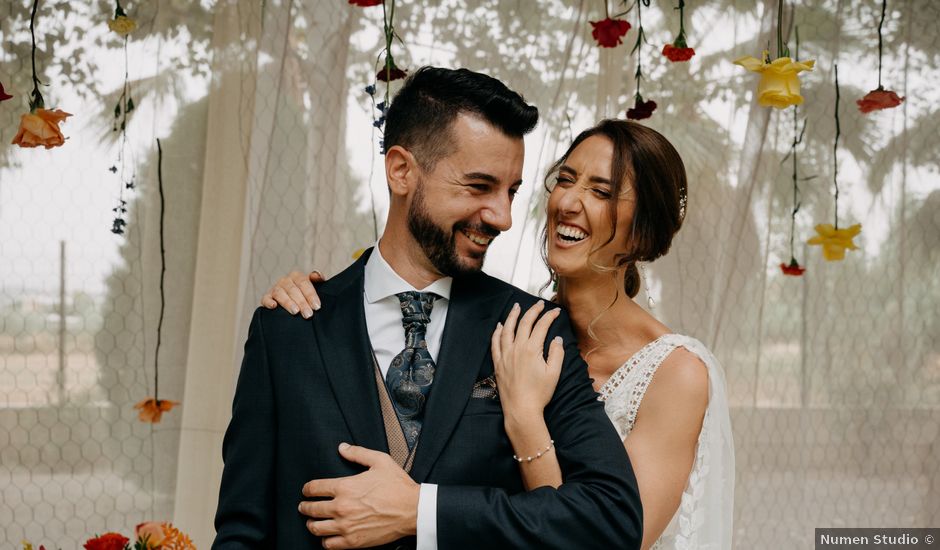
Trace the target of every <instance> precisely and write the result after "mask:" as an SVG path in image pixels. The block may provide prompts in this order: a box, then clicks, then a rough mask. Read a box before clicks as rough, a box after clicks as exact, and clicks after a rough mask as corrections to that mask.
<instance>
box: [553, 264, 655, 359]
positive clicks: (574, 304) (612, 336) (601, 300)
mask: <svg viewBox="0 0 940 550" xmlns="http://www.w3.org/2000/svg"><path fill="white" fill-rule="evenodd" d="M622 280H623V276H622V273H620V272H617V273H609V274H607V273H605V274H598V275H597V276H592V277H574V278H565V279H563V280H562V281H561V285H562V288H563V293H562V298H563V300H564V305H565V307H567V308H568V312H569V314H570V315H571V322H572V325H573V328H574V331H575V334H576V335H577V337H578V342H579V344H580V347H581V350H582V352H584V353H587V352H588V351H589V350H593V349H595V348H597V347H599V346H600V345H604V346H610V345H616V344H617V343H618V342H619V341H620V340H622V339H623V338H622V337H623V336H624V332H625V331H624V328H625V327H626V324H627V323H629V321H630V320H631V318H634V320H635V313H636V309H641V308H640V307H639V306H638V305H636V303H634V302H633V300H632V299H630V297H629V296H627V295H626V293H625V292H624V290H623V285H622V284H621V281H622Z"/></svg>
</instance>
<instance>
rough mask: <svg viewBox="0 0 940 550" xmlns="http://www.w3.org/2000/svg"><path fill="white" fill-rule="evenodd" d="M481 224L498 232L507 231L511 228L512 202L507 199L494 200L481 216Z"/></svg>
mask: <svg viewBox="0 0 940 550" xmlns="http://www.w3.org/2000/svg"><path fill="white" fill-rule="evenodd" d="M481 219H482V221H483V223H485V224H487V225H490V226H492V227H493V228H494V229H498V230H499V231H508V230H509V228H510V227H512V201H510V199H509V197H508V196H506V197H498V198H494V199H493V201H492V202H490V204H489V205H488V207H487V208H486V209H485V210H483V214H482V216H481Z"/></svg>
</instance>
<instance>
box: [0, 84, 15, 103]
mask: <svg viewBox="0 0 940 550" xmlns="http://www.w3.org/2000/svg"><path fill="white" fill-rule="evenodd" d="M11 97H13V96H11V95H10V94H8V93H7V91H6V90H4V89H3V82H0V101H6V100H8V99H10V98H11Z"/></svg>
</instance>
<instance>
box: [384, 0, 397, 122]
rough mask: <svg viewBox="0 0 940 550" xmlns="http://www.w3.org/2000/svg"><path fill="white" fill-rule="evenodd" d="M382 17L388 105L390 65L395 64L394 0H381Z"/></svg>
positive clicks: (388, 102)
mask: <svg viewBox="0 0 940 550" xmlns="http://www.w3.org/2000/svg"><path fill="white" fill-rule="evenodd" d="M386 4H390V6H386ZM382 18H383V20H384V30H385V105H386V106H388V105H390V104H391V102H390V95H391V93H390V89H391V81H392V66H393V65H394V64H395V61H394V59H393V58H392V40H393V39H394V38H395V26H394V25H395V0H386V1H384V2H382Z"/></svg>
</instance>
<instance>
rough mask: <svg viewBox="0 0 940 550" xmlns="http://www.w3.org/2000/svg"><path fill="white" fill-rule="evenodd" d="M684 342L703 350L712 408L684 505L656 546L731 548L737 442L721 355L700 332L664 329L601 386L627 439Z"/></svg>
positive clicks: (602, 396) (607, 406)
mask: <svg viewBox="0 0 940 550" xmlns="http://www.w3.org/2000/svg"><path fill="white" fill-rule="evenodd" d="M679 346H682V347H684V348H685V349H687V350H688V351H690V352H692V353H694V354H695V355H697V356H698V357H699V358H700V359H701V360H702V362H703V363H705V366H706V367H707V368H708V408H707V409H706V412H705V419H704V421H703V423H702V431H701V433H700V434H699V437H698V445H697V446H696V452H695V462H694V463H693V465H692V471H691V473H690V474H689V481H688V483H687V484H686V487H685V491H684V492H683V493H682V501H681V503H680V504H679V509H678V510H677V511H676V514H675V516H673V518H672V520H671V521H670V522H669V525H668V526H667V527H666V530H665V531H664V532H663V534H662V536H660V538H659V540H657V541H656V544H654V545H653V549H654V550H658V549H670V550H671V549H677V550H685V549H697V550H706V549H707V550H725V549H729V548H731V516H732V511H733V499H734V445H733V442H732V439H731V420H730V417H729V414H728V398H727V393H726V388H725V377H724V373H723V372H722V370H721V365H719V364H718V360H717V359H715V357H714V356H713V355H712V354H711V352H709V351H708V349H707V348H706V347H705V346H704V345H703V344H702V343H701V342H699V341H698V340H696V339H695V338H690V337H688V336H682V335H680V334H666V335H663V336H661V337H659V338H657V339H656V340H654V341H652V342H650V343H649V344H647V345H646V346H645V347H644V348H643V349H641V350H640V351H638V352H637V353H636V354H635V355H634V356H633V357H631V358H630V359H628V360H627V362H626V363H624V364H623V365H622V366H621V367H620V368H619V369H618V370H617V371H615V372H614V374H613V375H611V377H610V379H608V380H607V382H606V383H604V385H603V386H601V388H600V390H599V393H600V400H601V401H603V402H604V409H605V410H606V411H607V416H608V417H609V418H610V421H611V422H612V423H613V424H614V427H615V428H617V433H619V434H620V437H621V438H623V439H625V438H626V437H627V436H629V435H630V431H631V430H632V429H633V422H634V421H635V420H636V413H637V410H639V408H640V403H641V402H642V400H643V395H644V394H645V393H646V388H647V386H649V383H650V380H652V378H653V374H655V373H656V369H657V368H659V365H660V364H662V362H663V360H664V359H665V358H666V356H668V355H669V354H670V353H671V352H672V351H673V350H675V349H676V348H677V347H679Z"/></svg>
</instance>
